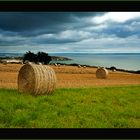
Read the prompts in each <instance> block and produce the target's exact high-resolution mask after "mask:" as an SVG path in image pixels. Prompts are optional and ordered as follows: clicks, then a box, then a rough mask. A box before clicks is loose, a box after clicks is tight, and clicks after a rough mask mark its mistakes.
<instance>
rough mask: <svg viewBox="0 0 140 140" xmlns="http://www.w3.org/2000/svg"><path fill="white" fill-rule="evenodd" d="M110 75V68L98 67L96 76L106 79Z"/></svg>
mask: <svg viewBox="0 0 140 140" xmlns="http://www.w3.org/2000/svg"><path fill="white" fill-rule="evenodd" d="M107 76H108V70H107V69H105V68H98V69H97V71H96V77H97V78H100V79H105V78H107Z"/></svg>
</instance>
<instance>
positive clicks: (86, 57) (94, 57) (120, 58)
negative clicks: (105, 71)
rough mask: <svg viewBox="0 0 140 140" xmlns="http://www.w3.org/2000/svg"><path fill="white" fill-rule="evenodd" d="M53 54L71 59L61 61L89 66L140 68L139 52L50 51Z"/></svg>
mask: <svg viewBox="0 0 140 140" xmlns="http://www.w3.org/2000/svg"><path fill="white" fill-rule="evenodd" d="M50 55H54V56H64V57H68V58H70V59H72V60H71V61H61V63H67V64H72V63H77V64H82V65H90V66H101V67H111V66H115V67H116V68H119V69H126V70H140V53H112V54H111V53H108V54H107V53H106V54H99V53H98V54H94V53H54V54H53V53H52V54H50Z"/></svg>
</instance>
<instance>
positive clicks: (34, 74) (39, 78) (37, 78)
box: [18, 64, 56, 95]
mask: <svg viewBox="0 0 140 140" xmlns="http://www.w3.org/2000/svg"><path fill="white" fill-rule="evenodd" d="M55 87H56V75H55V72H54V70H53V69H52V68H51V67H49V66H46V65H36V64H26V65H24V66H23V67H22V68H21V69H20V71H19V74H18V90H19V91H20V92H27V93H31V94H33V95H39V94H41V95H42V94H49V93H52V92H53V91H54V89H55Z"/></svg>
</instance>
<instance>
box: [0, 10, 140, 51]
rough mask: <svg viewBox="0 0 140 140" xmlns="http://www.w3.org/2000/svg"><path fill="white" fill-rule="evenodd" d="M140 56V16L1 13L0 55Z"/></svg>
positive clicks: (91, 13)
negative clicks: (93, 54)
mask: <svg viewBox="0 0 140 140" xmlns="http://www.w3.org/2000/svg"><path fill="white" fill-rule="evenodd" d="M29 50H30V51H33V52H38V51H45V52H48V53H49V52H52V53H57V52H63V53H68V52H87V53H140V12H0V52H1V53H3V52H7V53H8V52H14V53H24V52H26V51H29Z"/></svg>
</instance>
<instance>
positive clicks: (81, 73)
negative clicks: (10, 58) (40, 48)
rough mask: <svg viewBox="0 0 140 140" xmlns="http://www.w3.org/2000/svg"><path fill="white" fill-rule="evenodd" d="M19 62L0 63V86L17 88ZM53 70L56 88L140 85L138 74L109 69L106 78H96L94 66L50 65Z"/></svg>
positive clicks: (139, 75)
mask: <svg viewBox="0 0 140 140" xmlns="http://www.w3.org/2000/svg"><path fill="white" fill-rule="evenodd" d="M22 66H23V65H21V64H7V65H4V64H0V88H17V78H18V72H19V70H20V68H21V67H22ZM50 67H52V68H53V69H54V70H55V73H56V77H57V85H56V87H57V88H81V87H83V88H86V87H95V86H122V85H124V86H125V85H140V74H131V73H126V72H117V71H116V72H112V71H109V75H108V78H107V79H98V78H96V70H97V69H96V68H88V67H86V68H79V67H76V66H59V67H56V66H50Z"/></svg>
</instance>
